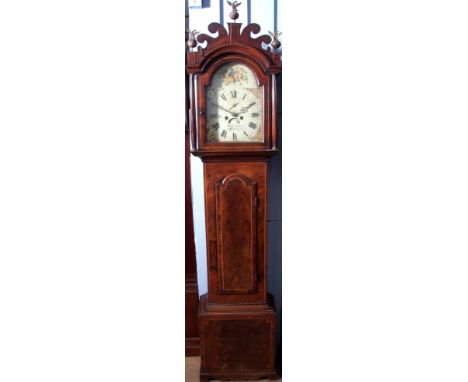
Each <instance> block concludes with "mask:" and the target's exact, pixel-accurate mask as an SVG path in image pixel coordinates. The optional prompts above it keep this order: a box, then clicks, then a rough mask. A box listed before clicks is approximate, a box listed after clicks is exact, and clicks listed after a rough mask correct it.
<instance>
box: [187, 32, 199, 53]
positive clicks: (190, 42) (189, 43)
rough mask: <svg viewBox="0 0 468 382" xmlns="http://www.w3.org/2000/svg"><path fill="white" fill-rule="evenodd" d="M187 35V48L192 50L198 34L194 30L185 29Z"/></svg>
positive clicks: (195, 44)
mask: <svg viewBox="0 0 468 382" xmlns="http://www.w3.org/2000/svg"><path fill="white" fill-rule="evenodd" d="M187 33H188V34H189V39H188V40H187V46H188V47H189V48H190V49H193V48H195V47H196V46H197V45H198V43H197V38H196V37H195V36H196V35H197V34H199V33H200V32H199V31H197V30H195V29H193V30H190V29H187Z"/></svg>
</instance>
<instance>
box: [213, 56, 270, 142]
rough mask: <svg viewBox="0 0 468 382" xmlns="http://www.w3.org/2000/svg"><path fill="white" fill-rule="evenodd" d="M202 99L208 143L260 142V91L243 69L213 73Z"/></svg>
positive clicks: (249, 72) (229, 68)
mask: <svg viewBox="0 0 468 382" xmlns="http://www.w3.org/2000/svg"><path fill="white" fill-rule="evenodd" d="M205 99H206V102H207V105H206V135H207V136H206V140H207V142H224V143H248V142H263V87H262V86H259V85H258V84H257V80H256V78H255V75H254V73H253V72H252V70H251V69H249V68H248V67H247V66H246V65H244V64H240V63H237V62H232V63H228V64H224V65H223V66H221V67H220V68H219V69H218V70H216V72H215V73H214V74H213V77H212V78H211V83H210V84H209V85H208V86H207V87H206V97H205Z"/></svg>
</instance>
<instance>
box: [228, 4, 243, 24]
mask: <svg viewBox="0 0 468 382" xmlns="http://www.w3.org/2000/svg"><path fill="white" fill-rule="evenodd" d="M227 3H228V4H229V5H230V6H231V7H232V11H231V12H230V13H229V17H230V18H231V19H232V20H234V21H235V20H237V19H238V18H239V12H237V7H238V6H239V5H241V4H242V3H241V2H239V1H233V2H230V1H229V0H227Z"/></svg>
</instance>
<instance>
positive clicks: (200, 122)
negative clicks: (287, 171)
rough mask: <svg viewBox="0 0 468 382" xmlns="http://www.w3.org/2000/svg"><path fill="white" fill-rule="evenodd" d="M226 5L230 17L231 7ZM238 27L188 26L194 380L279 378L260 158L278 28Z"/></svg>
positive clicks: (267, 133)
mask: <svg viewBox="0 0 468 382" xmlns="http://www.w3.org/2000/svg"><path fill="white" fill-rule="evenodd" d="M228 3H229V1H228ZM230 5H231V6H232V7H233V10H232V12H231V14H230V16H231V19H233V20H236V19H237V17H238V13H237V9H236V7H237V6H238V5H239V3H237V2H234V3H230ZM241 26H242V24H240V23H236V22H231V23H228V30H226V29H225V28H224V26H223V25H221V24H218V23H211V24H210V25H209V26H208V30H209V31H210V32H211V33H216V34H217V35H216V37H212V36H209V35H207V34H200V35H198V36H197V34H198V32H196V31H192V32H190V38H189V40H188V42H187V44H188V46H189V47H190V48H191V51H189V52H188V53H187V54H188V56H187V71H188V73H189V75H190V90H189V93H190V94H189V95H190V136H191V152H192V153H193V154H194V155H196V156H199V157H200V158H201V159H202V161H203V167H204V192H205V220H206V241H207V246H206V247H207V262H208V264H207V266H208V293H207V294H205V295H203V296H201V298H200V308H199V321H200V353H201V369H200V380H201V381H208V380H209V379H211V378H213V379H221V380H233V379H244V380H254V379H259V378H262V377H266V378H272V379H275V378H276V377H277V376H276V372H275V332H276V313H275V308H274V302H273V298H272V296H270V295H269V294H268V293H267V289H266V285H267V283H266V271H267V264H266V259H267V254H266V250H267V245H266V244H267V236H266V232H267V229H266V228H267V220H266V219H267V176H268V160H269V157H270V156H271V155H273V154H274V153H275V152H277V151H278V149H277V147H276V142H277V119H276V116H277V99H276V75H277V74H278V73H279V72H280V71H281V57H280V53H279V52H278V51H277V48H278V47H279V46H280V43H279V41H278V36H279V33H278V32H275V33H271V32H270V34H271V35H272V36H273V39H272V38H271V37H270V36H268V35H260V36H252V34H258V33H259V32H260V26H259V25H258V24H248V25H247V26H245V27H244V28H243V29H242V30H241ZM272 40H273V41H272ZM205 42H206V43H207V45H206V47H204V48H203V49H201V48H198V49H197V50H195V49H194V48H195V47H196V46H197V45H198V44H202V43H205ZM269 45H271V47H270V46H269Z"/></svg>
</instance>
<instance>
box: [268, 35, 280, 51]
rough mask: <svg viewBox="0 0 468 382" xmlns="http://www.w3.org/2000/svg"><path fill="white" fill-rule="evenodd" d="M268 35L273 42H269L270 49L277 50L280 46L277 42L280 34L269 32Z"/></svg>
mask: <svg viewBox="0 0 468 382" xmlns="http://www.w3.org/2000/svg"><path fill="white" fill-rule="evenodd" d="M268 33H269V34H270V35H271V37H273V41H272V42H271V47H272V48H273V49H278V48H279V47H280V46H281V43H280V42H279V40H278V37H279V36H281V34H282V32H270V31H268Z"/></svg>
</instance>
